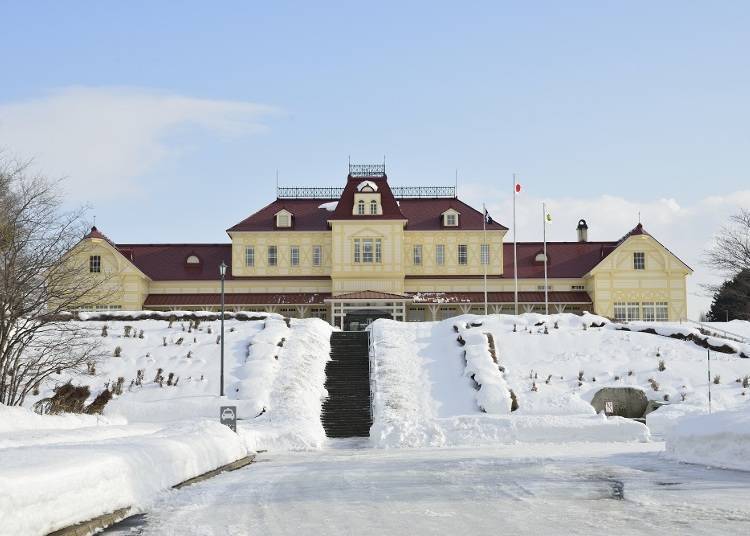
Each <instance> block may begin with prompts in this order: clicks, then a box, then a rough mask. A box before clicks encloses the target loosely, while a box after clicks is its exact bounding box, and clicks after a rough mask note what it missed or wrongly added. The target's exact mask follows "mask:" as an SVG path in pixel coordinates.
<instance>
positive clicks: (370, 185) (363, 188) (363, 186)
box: [357, 181, 378, 193]
mask: <svg viewBox="0 0 750 536" xmlns="http://www.w3.org/2000/svg"><path fill="white" fill-rule="evenodd" d="M357 191H358V192H362V193H373V192H377V191H378V185H377V184H375V183H374V182H372V181H362V182H360V183H359V184H358V185H357Z"/></svg>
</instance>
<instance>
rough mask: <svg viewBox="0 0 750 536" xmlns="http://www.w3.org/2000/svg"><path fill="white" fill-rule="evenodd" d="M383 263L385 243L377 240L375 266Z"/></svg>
mask: <svg viewBox="0 0 750 536" xmlns="http://www.w3.org/2000/svg"><path fill="white" fill-rule="evenodd" d="M382 262H383V243H382V242H381V240H380V238H376V239H375V264H380V263H382Z"/></svg>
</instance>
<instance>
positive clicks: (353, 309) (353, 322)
mask: <svg viewBox="0 0 750 536" xmlns="http://www.w3.org/2000/svg"><path fill="white" fill-rule="evenodd" d="M325 301H326V303H330V305H331V323H332V324H333V325H334V326H337V327H339V328H341V329H343V330H347V331H359V330H362V329H364V328H365V327H366V326H367V325H368V324H369V323H370V322H372V321H374V320H376V319H378V318H392V319H393V320H401V321H404V320H406V307H407V304H409V303H411V302H412V301H413V298H412V297H411V296H405V295H403V294H389V293H387V292H376V291H373V290H365V291H361V292H350V293H348V294H339V295H338V296H333V297H331V298H327V299H326V300H325Z"/></svg>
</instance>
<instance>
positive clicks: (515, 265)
mask: <svg viewBox="0 0 750 536" xmlns="http://www.w3.org/2000/svg"><path fill="white" fill-rule="evenodd" d="M513 281H514V284H515V291H514V293H513V296H514V300H513V303H514V304H515V311H516V313H515V314H516V315H518V241H517V237H516V174H515V173H514V174H513Z"/></svg>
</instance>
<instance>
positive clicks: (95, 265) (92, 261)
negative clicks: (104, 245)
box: [89, 255, 102, 274]
mask: <svg viewBox="0 0 750 536" xmlns="http://www.w3.org/2000/svg"><path fill="white" fill-rule="evenodd" d="M101 271H102V258H101V256H100V255H91V256H90V257H89V272H91V273H92V274H98V273H99V272H101Z"/></svg>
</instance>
